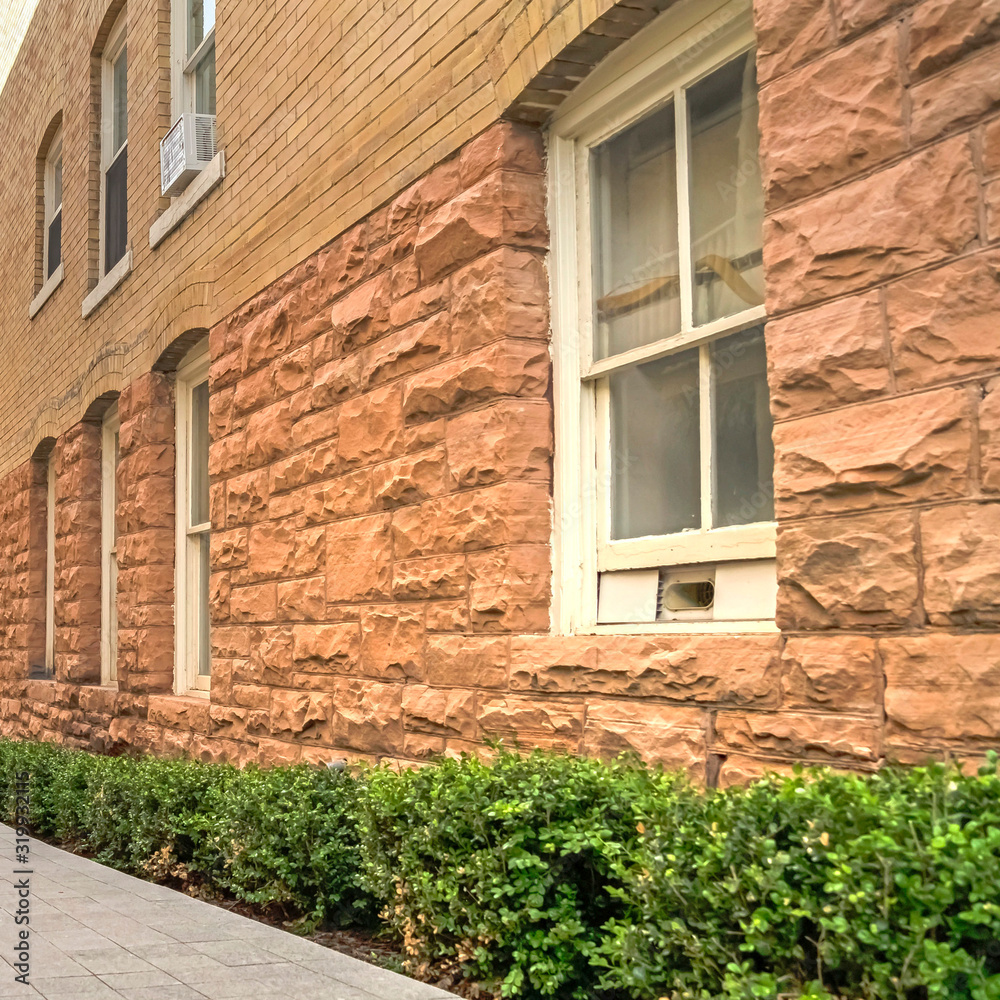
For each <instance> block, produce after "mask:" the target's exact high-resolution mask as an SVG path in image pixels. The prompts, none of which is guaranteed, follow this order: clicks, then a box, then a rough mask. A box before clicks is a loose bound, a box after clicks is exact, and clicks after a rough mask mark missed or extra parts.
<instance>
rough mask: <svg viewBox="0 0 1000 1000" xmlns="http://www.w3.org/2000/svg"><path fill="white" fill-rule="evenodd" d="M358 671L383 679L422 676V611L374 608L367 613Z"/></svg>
mask: <svg viewBox="0 0 1000 1000" xmlns="http://www.w3.org/2000/svg"><path fill="white" fill-rule="evenodd" d="M357 672H358V673H361V674H364V675H366V676H368V677H377V678H378V679H379V680H405V679H408V678H415V679H417V680H422V679H423V676H424V623H423V617H422V615H421V614H419V613H414V612H402V611H398V612H397V611H388V612H382V611H370V612H366V613H365V614H363V615H362V617H361V660H360V663H359V666H358V670H357Z"/></svg>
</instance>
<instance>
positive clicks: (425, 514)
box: [379, 483, 551, 559]
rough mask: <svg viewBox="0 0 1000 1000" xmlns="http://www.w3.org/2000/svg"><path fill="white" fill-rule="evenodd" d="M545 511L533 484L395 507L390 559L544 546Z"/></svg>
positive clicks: (540, 488) (545, 498)
mask: <svg viewBox="0 0 1000 1000" xmlns="http://www.w3.org/2000/svg"><path fill="white" fill-rule="evenodd" d="M549 508H550V498H549V492H548V488H547V487H546V486H545V485H544V484H535V483H500V484H498V485H496V486H488V487H485V488H483V489H478V490H469V491H467V492H464V493H458V494H451V495H449V496H444V497H438V498H437V499H434V500H427V501H425V502H424V503H420V504H414V505H413V506H410V507H401V508H400V509H399V510H396V511H394V512H393V515H392V544H393V552H394V554H395V558H396V559H409V558H413V557H416V556H422V555H424V556H426V555H436V554H438V553H446V552H469V551H474V550H477V549H487V548H494V547H495V546H498V545H507V544H521V543H538V544H546V543H547V542H548V539H549V533H550V530H551V529H550V521H549ZM379 516H386V515H379Z"/></svg>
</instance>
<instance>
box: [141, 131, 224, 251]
mask: <svg viewBox="0 0 1000 1000" xmlns="http://www.w3.org/2000/svg"><path fill="white" fill-rule="evenodd" d="M225 176H226V154H225V153H224V152H223V151H222V150H221V149H220V150H219V152H218V153H216V154H215V156H214V158H213V159H212V161H211V162H210V163H209V165H208V166H207V167H205V169H204V170H203V171H202V172H201V173H200V174H198V176H197V177H196V178H195V179H194V180H193V181H191V183H190V184H188V186H187V187H186V188H185V189H184V193H183V194H181V195H180V197H178V198H177V199H176V200H175V201H174V203H173V204H172V205H171V206H170V208H168V209H167V210H166V211H165V212H164V213H163V215H161V216H160V217H159V218H158V219H157V220H156V222H154V223H153V224H152V226H150V227H149V245H150V247H153V248H154V249H155V248H156V247H158V246H159V245H160V244H161V243H162V242H163V241H164V240H165V239H166V238H167V237H168V236H169V235H170V234H171V233H172V232H173V231H174V230H175V229H176V228H177V227H178V226H179V225H180V224H181V223H182V222H183V221H184V220H185V219H186V218H187V217H188V216H189V215H190V214H191V213H192V212H193V211H194V210H195V209H196V208H197V207H198V205H199V204H200V203H201V202H202V201H204V199H205V198H207V197H208V196H209V194H211V193H212V191H214V190H215V189H216V187H218V186H219V184H221V183H222V179H223V178H224V177H225Z"/></svg>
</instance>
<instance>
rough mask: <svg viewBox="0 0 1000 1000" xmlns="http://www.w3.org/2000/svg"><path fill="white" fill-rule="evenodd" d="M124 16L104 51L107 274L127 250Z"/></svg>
mask: <svg viewBox="0 0 1000 1000" xmlns="http://www.w3.org/2000/svg"><path fill="white" fill-rule="evenodd" d="M125 26H126V20H125V12H122V14H121V16H120V17H119V18H118V20H117V21H116V22H115V26H114V28H113V29H112V31H111V34H110V36H109V39H108V44H107V45H106V46H105V49H104V60H103V67H104V68H103V80H102V101H103V128H102V130H101V133H102V138H101V208H102V212H103V226H102V234H101V235H102V244H101V246H102V261H101V265H102V266H101V272H102V273H103V274H107V273H108V271H110V270H111V269H112V268H113V267H114V266H115V264H117V263H118V262H119V261H120V260H121V259H122V257H124V256H125V251H126V249H127V247H128V48H127V45H126V42H125Z"/></svg>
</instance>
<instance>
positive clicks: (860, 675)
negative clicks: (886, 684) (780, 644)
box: [781, 635, 882, 712]
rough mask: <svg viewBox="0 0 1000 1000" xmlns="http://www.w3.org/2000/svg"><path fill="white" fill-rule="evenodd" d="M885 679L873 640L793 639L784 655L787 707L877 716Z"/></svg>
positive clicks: (783, 684)
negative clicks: (882, 680) (876, 712)
mask: <svg viewBox="0 0 1000 1000" xmlns="http://www.w3.org/2000/svg"><path fill="white" fill-rule="evenodd" d="M879 674H880V670H879V665H878V663H877V662H876V659H875V640H874V639H873V638H871V637H870V636H863V635H818V636H790V637H789V638H788V640H787V641H786V643H785V648H784V649H783V650H782V654H781V687H782V694H783V698H782V707H784V708H792V709H806V710H816V709H820V710H823V709H825V710H826V711H833V712H875V711H876V710H877V709H878V708H879V707H880V703H881V696H882V684H881V679H880V676H879Z"/></svg>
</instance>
